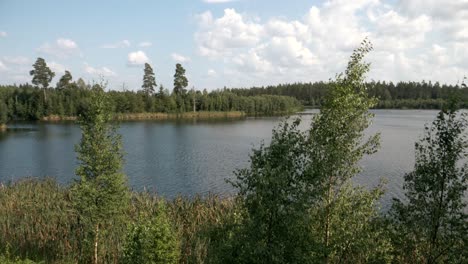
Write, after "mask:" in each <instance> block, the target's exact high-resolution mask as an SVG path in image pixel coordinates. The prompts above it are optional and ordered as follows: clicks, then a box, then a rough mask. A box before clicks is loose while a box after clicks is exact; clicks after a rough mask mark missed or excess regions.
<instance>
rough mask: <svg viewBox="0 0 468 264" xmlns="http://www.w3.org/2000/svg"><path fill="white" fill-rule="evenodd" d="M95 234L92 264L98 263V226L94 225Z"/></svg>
mask: <svg viewBox="0 0 468 264" xmlns="http://www.w3.org/2000/svg"><path fill="white" fill-rule="evenodd" d="M95 231H96V233H95V234H94V264H97V263H98V240H99V224H96V230H95Z"/></svg>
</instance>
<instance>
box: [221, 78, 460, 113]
mask: <svg viewBox="0 0 468 264" xmlns="http://www.w3.org/2000/svg"><path fill="white" fill-rule="evenodd" d="M366 85H367V87H368V91H369V94H370V95H371V96H374V97H377V98H378V99H379V103H378V104H377V105H376V106H375V108H413V109H440V108H441V106H442V104H443V103H444V102H445V101H446V100H447V99H448V98H449V97H450V96H452V95H453V94H457V96H458V97H459V98H461V100H462V107H463V108H466V107H468V88H466V86H465V85H464V84H462V85H447V84H440V83H438V82H436V83H432V82H425V81H422V82H398V83H396V84H394V83H393V82H380V81H379V82H368V83H366ZM329 86H330V84H329V83H328V82H314V83H291V84H279V85H273V86H266V87H252V88H232V89H229V91H231V92H233V93H235V94H237V95H241V96H255V95H263V94H272V95H284V96H292V97H295V98H296V99H298V100H299V101H300V102H301V103H302V104H304V105H306V106H312V107H320V106H321V104H322V103H323V101H324V98H325V95H326V94H327V91H328V90H329Z"/></svg>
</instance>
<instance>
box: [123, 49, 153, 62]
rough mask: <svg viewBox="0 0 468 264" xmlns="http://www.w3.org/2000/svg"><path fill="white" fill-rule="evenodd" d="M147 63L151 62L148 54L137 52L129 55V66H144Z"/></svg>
mask: <svg viewBox="0 0 468 264" xmlns="http://www.w3.org/2000/svg"><path fill="white" fill-rule="evenodd" d="M147 62H149V59H148V57H147V56H146V54H145V53H144V52H143V51H141V50H139V51H135V52H130V53H129V54H128V61H127V64H128V65H129V66H138V65H143V64H145V63H147Z"/></svg>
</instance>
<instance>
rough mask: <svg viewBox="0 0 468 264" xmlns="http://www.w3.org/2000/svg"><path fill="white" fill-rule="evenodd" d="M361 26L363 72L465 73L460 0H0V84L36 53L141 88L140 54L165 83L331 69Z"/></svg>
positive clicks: (465, 19) (271, 80)
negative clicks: (178, 77) (365, 53)
mask: <svg viewBox="0 0 468 264" xmlns="http://www.w3.org/2000/svg"><path fill="white" fill-rule="evenodd" d="M364 37H368V38H369V39H370V40H371V41H372V42H373V44H374V51H373V52H372V53H371V54H370V55H369V58H368V60H369V61H370V62H371V63H372V70H371V72H370V74H369V79H374V80H391V81H399V80H404V81H407V80H414V81H421V80H423V79H424V80H431V81H440V82H443V83H456V82H458V81H460V80H461V79H462V78H463V76H464V75H468V51H467V47H468V1H467V0H451V1H436V0H434V1H432V0H428V1H422V0H407V1H379V0H355V1H347V0H330V1H302V0H299V1H267V0H238V1H229V0H192V1H188V0H187V1H52V0H44V1H25V0H16V1H13V0H2V1H0V83H1V84H11V83H24V82H28V81H30V76H28V72H29V70H30V69H31V65H32V64H33V63H34V61H35V59H36V58H37V57H43V58H45V59H46V62H47V63H48V64H49V66H50V67H51V68H53V70H54V71H55V72H56V74H57V77H56V78H55V79H54V80H53V82H54V83H55V82H56V81H58V79H59V78H60V76H61V75H62V74H63V71H64V70H65V69H67V70H70V71H71V73H72V75H73V76H74V78H75V79H77V78H79V77H82V78H83V79H85V80H86V81H88V82H92V81H97V80H98V79H99V76H103V77H104V78H105V79H107V80H108V81H109V87H110V88H112V89H121V87H122V84H123V83H125V86H126V87H127V89H133V90H136V89H139V88H140V86H141V79H142V73H143V64H144V63H145V62H149V63H150V64H151V65H152V66H153V68H154V70H155V73H156V78H157V82H158V84H163V85H164V86H165V87H166V88H169V89H172V76H173V74H174V68H175V63H177V62H180V63H182V65H183V66H184V67H185V68H186V70H187V76H188V78H189V86H190V87H192V86H195V88H197V89H204V88H207V89H209V90H212V89H215V88H222V87H224V86H227V87H240V86H242V87H250V86H253V85H268V84H277V83H285V82H296V81H320V80H328V79H329V78H332V77H334V76H335V74H336V73H338V72H340V71H342V70H343V69H344V67H345V65H346V61H347V58H348V57H349V55H350V53H351V52H352V49H353V48H355V47H356V46H357V45H359V42H360V41H361V40H362V39H363V38H364Z"/></svg>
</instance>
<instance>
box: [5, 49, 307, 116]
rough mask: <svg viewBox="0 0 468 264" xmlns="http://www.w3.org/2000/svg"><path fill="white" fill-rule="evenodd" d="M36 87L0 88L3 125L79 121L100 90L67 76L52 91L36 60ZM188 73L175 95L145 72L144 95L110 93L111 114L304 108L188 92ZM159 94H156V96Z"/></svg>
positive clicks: (285, 101) (283, 100)
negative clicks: (60, 119)
mask: <svg viewBox="0 0 468 264" xmlns="http://www.w3.org/2000/svg"><path fill="white" fill-rule="evenodd" d="M30 74H31V76H32V84H21V85H0V124H4V123H6V122H7V121H9V120H40V119H42V118H44V117H47V116H52V115H55V116H61V117H76V116H79V115H80V114H83V113H84V112H85V111H86V109H87V107H88V106H89V104H90V100H91V99H90V98H91V95H92V90H93V89H94V88H97V87H99V84H97V83H95V84H86V83H85V82H84V81H83V79H81V78H79V79H78V80H76V81H73V76H72V74H71V73H70V72H69V71H65V74H64V75H63V76H62V77H60V79H59V81H58V82H57V85H56V87H50V83H51V81H52V79H53V78H54V77H55V73H54V72H53V71H52V70H51V69H50V68H49V67H48V66H47V63H46V62H45V60H44V59H42V58H38V59H37V61H36V63H34V65H33V70H31V71H30ZM187 86H188V80H187V78H186V76H185V69H184V68H183V67H182V65H181V64H176V70H175V74H174V89H173V91H172V93H171V92H170V91H169V90H168V89H165V88H164V87H163V86H162V85H159V86H158V85H157V83H156V79H155V74H154V71H153V69H152V67H151V65H149V64H148V63H146V64H145V67H144V75H143V84H142V89H140V90H138V91H129V90H125V89H123V91H117V90H109V91H107V93H108V95H109V101H110V105H111V106H110V107H111V112H113V113H145V112H146V113H155V112H158V113H159V112H161V113H184V112H190V111H241V112H245V113H246V114H248V115H273V114H285V113H292V112H294V111H297V110H299V109H301V108H302V106H301V104H300V103H299V102H298V101H297V100H296V99H295V98H292V97H288V96H278V95H256V96H241V95H238V94H235V93H232V92H230V91H227V90H215V91H211V92H208V91H207V90H206V89H204V90H203V91H199V90H195V89H191V90H187V89H186V87H187ZM156 89H158V90H157V91H156Z"/></svg>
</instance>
